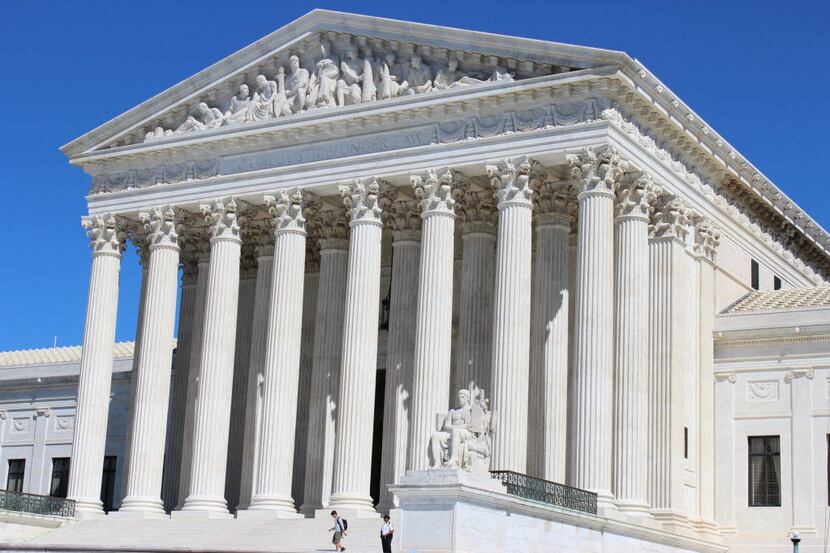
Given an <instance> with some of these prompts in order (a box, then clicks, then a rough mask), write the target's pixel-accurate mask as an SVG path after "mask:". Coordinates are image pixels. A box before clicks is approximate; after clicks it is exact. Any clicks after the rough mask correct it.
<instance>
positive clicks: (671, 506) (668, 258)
mask: <svg viewBox="0 0 830 553" xmlns="http://www.w3.org/2000/svg"><path fill="white" fill-rule="evenodd" d="M690 216H691V211H690V210H689V209H688V208H687V207H686V206H685V205H684V204H683V202H681V201H680V200H679V199H677V198H675V197H673V196H670V195H664V196H662V197H661V198H660V202H659V203H658V205H657V207H656V208H655V210H654V213H653V215H652V220H651V227H650V230H651V237H650V240H649V247H648V250H649V265H650V271H651V274H650V275H649V302H648V303H649V306H650V311H649V336H650V346H649V350H650V351H649V357H648V358H649V388H648V398H649V413H648V430H649V465H648V482H649V500H650V501H649V502H650V504H651V509H652V514H653V515H654V517H655V518H657V519H658V520H660V521H661V522H663V523H664V524H667V525H670V526H676V525H678V524H679V525H681V526H686V525H687V521H686V520H685V516H684V514H683V512H682V511H683V510H684V504H685V497H684V484H683V427H684V424H683V412H684V406H683V404H684V395H685V393H687V392H686V391H684V385H685V374H684V372H685V363H684V359H685V358H686V357H687V356H689V355H691V354H692V351H691V350H692V348H695V347H696V346H697V344H696V343H688V340H687V339H686V332H685V329H684V324H683V321H684V319H685V318H687V317H689V316H690V313H688V306H687V298H686V294H687V293H688V290H689V289H690V288H691V286H692V285H693V283H692V282H690V281H689V277H688V275H687V273H688V266H687V263H686V259H687V254H686V236H687V234H688V232H689V227H690V224H691V222H690Z"/></svg>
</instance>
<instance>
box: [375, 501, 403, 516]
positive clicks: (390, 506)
mask: <svg viewBox="0 0 830 553" xmlns="http://www.w3.org/2000/svg"><path fill="white" fill-rule="evenodd" d="M375 510H376V511H377V512H379V513H381V514H385V513H391V512H392V511H397V510H398V506H397V505H395V504H394V503H378V504H377V505H376V506H375Z"/></svg>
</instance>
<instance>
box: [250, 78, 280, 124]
mask: <svg viewBox="0 0 830 553" xmlns="http://www.w3.org/2000/svg"><path fill="white" fill-rule="evenodd" d="M278 92H279V86H278V85H277V83H276V82H274V81H269V80H268V79H267V78H266V77H265V75H257V77H256V91H254V98H253V100H251V105H250V109H249V110H248V113H249V119H250V120H251V121H264V120H266V119H272V118H274V117H276V116H277V114H276V112H275V111H274V100H276V99H277V93H278Z"/></svg>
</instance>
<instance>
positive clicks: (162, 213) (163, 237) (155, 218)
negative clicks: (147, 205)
mask: <svg viewBox="0 0 830 553" xmlns="http://www.w3.org/2000/svg"><path fill="white" fill-rule="evenodd" d="M178 218H179V217H178V210H177V209H176V208H174V207H172V206H166V207H154V208H153V209H151V210H150V211H142V212H140V213H139V214H138V219H139V221H141V223H142V224H143V225H144V229H145V230H146V231H147V244H148V245H149V249H150V251H152V250H154V249H157V248H172V249H175V250H178V249H179V235H178V233H177V232H176V225H177V223H178Z"/></svg>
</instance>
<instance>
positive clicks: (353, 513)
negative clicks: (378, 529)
mask: <svg viewBox="0 0 830 553" xmlns="http://www.w3.org/2000/svg"><path fill="white" fill-rule="evenodd" d="M332 511H337V516H339V517H341V518H345V519H350V518H355V519H358V518H365V519H377V518H380V513H378V512H377V511H374V510H372V511H366V510H363V509H354V508H349V507H336V508H335V507H327V508H325V509H317V510H316V511H314V518H322V519H331V512H332Z"/></svg>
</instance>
